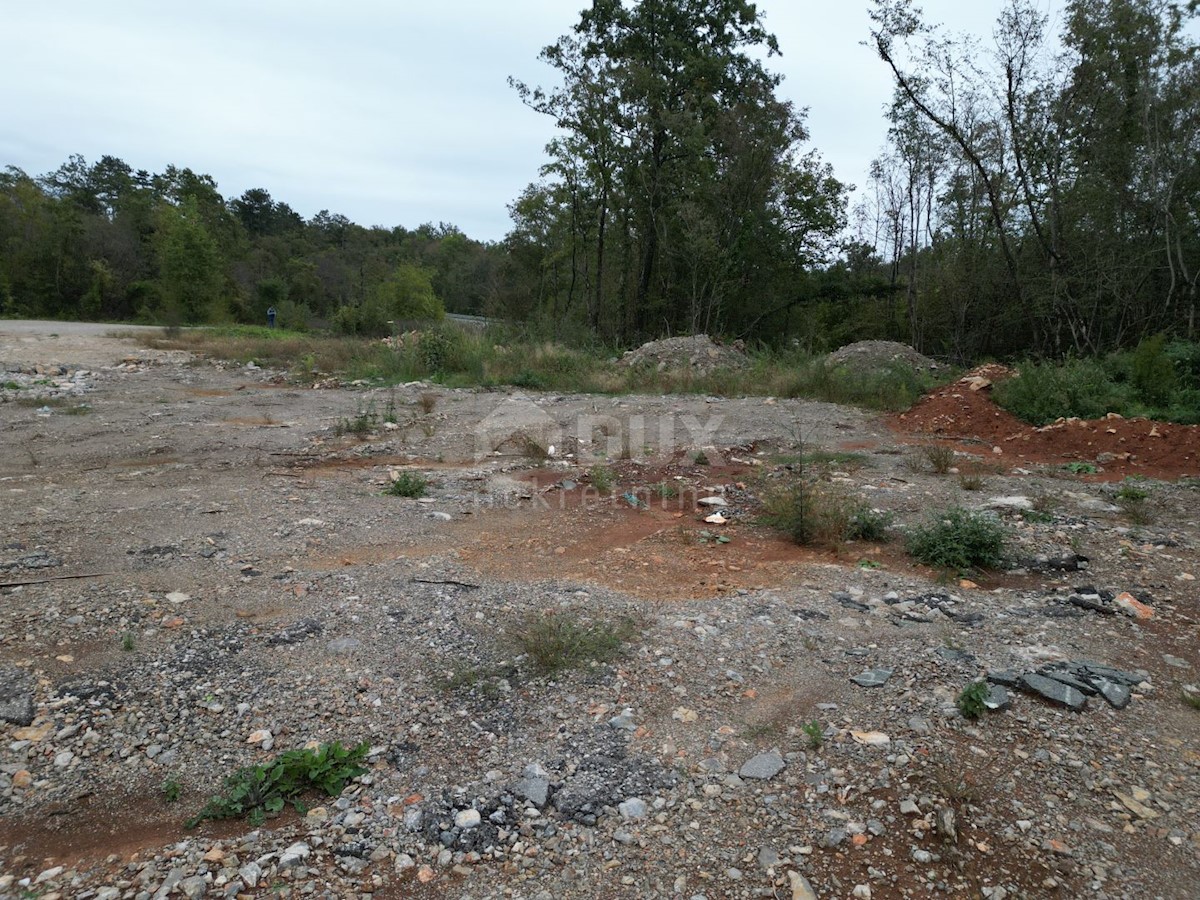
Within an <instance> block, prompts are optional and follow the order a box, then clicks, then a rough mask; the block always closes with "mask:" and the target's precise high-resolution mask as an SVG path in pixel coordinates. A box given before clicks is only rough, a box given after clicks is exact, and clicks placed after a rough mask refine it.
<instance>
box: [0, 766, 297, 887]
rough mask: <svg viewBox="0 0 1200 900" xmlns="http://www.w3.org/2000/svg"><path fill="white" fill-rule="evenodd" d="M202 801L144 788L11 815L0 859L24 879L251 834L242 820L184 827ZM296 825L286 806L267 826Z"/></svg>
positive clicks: (0, 840) (2, 825) (0, 832)
mask: <svg viewBox="0 0 1200 900" xmlns="http://www.w3.org/2000/svg"><path fill="white" fill-rule="evenodd" d="M150 798H153V799H150ZM203 802H204V801H203V799H202V798H200V797H198V796H186V795H185V796H184V797H183V798H181V799H180V800H179V801H178V803H176V804H173V805H167V804H166V802H165V800H164V799H162V792H161V790H160V789H159V787H157V786H154V785H146V786H145V787H144V789H143V790H142V791H140V792H134V793H130V794H126V795H105V796H101V795H99V794H90V795H87V796H84V797H80V798H78V799H77V800H74V801H72V802H70V803H61V804H52V805H49V806H46V807H43V808H42V809H39V810H38V811H37V812H31V813H28V814H24V815H21V814H18V815H14V814H13V813H12V811H11V810H10V812H9V814H8V815H6V816H5V817H4V819H3V820H2V821H0V856H3V858H4V861H5V868H6V870H7V872H8V874H11V875H16V876H17V877H18V878H22V877H26V876H29V875H37V874H38V873H39V872H41V871H43V870H45V869H47V868H51V867H53V866H66V867H68V868H91V867H95V866H99V865H102V864H104V863H105V861H106V860H107V859H108V857H110V856H114V855H115V856H117V857H120V859H121V862H122V864H123V863H125V862H129V861H130V860H133V859H135V858H137V856H138V855H140V854H142V853H146V854H149V855H152V854H155V853H158V852H160V851H161V849H162V848H163V847H167V846H170V845H171V844H175V843H178V842H179V841H182V840H184V839H187V838H191V839H195V840H198V841H200V842H202V843H204V842H207V843H212V842H214V841H217V840H225V839H228V838H232V837H235V836H238V835H242V834H245V833H247V832H249V831H252V830H253V828H252V826H250V825H249V824H247V823H246V822H245V821H242V820H240V819H225V820H221V821H217V822H213V821H205V822H202V823H201V824H200V825H199V826H197V827H196V828H193V829H187V828H185V827H184V821H185V820H186V819H187V816H188V815H190V814H191V813H192V812H194V811H195V810H196V809H198V808H199V807H200V806H201V805H203ZM299 822H300V816H299V814H298V813H296V812H295V811H294V810H292V809H291V808H290V807H289V808H288V809H287V810H285V811H284V812H283V813H282V814H281V815H280V816H278V817H277V818H274V819H270V820H269V827H271V828H280V827H285V826H293V825H296V824H297V823H299Z"/></svg>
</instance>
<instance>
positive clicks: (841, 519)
mask: <svg viewBox="0 0 1200 900" xmlns="http://www.w3.org/2000/svg"><path fill="white" fill-rule="evenodd" d="M763 510H764V516H763V522H764V523H765V524H767V525H770V526H772V527H773V528H778V529H779V530H780V531H782V532H784V533H785V534H786V535H787V536H788V537H790V538H791V539H792V540H793V541H795V542H796V543H797V544H800V545H802V546H808V545H811V544H818V545H822V546H829V547H837V546H840V545H841V544H843V543H845V542H846V541H854V540H864V541H882V540H884V539H885V538H886V537H887V527H888V525H889V523H890V520H889V517H888V516H887V515H885V514H883V513H877V512H875V511H874V510H873V509H871V508H870V507H869V506H867V505H866V504H865V503H863V502H862V501H860V500H857V499H855V498H853V497H850V496H848V495H847V494H845V493H844V492H842V491H840V490H838V489H836V488H834V487H832V486H830V485H825V484H815V483H810V482H807V481H805V480H804V479H800V480H797V481H795V482H793V483H792V484H790V485H787V486H786V487H782V488H779V489H777V490H775V491H773V492H771V493H769V494H768V495H767V496H766V497H765V498H764V499H763Z"/></svg>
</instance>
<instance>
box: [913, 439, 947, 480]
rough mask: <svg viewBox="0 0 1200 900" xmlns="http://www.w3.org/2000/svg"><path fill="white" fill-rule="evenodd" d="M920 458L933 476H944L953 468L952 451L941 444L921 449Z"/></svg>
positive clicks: (927, 445) (929, 445) (928, 445)
mask: <svg viewBox="0 0 1200 900" xmlns="http://www.w3.org/2000/svg"><path fill="white" fill-rule="evenodd" d="M921 457H922V459H924V460H925V462H926V463H927V464H928V465H929V468H930V469H931V470H932V471H933V473H934V474H935V475H945V474H946V473H947V472H949V471H950V470H951V469H953V468H954V451H953V450H951V449H950V448H949V447H944V446H942V445H941V444H926V445H925V446H924V447H922V448H921Z"/></svg>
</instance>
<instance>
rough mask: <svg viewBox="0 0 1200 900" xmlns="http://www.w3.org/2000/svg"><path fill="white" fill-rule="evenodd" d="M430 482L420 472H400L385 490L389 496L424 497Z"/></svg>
mask: <svg viewBox="0 0 1200 900" xmlns="http://www.w3.org/2000/svg"><path fill="white" fill-rule="evenodd" d="M428 487H429V482H428V481H426V480H425V476H424V475H421V474H420V473H419V472H400V473H398V474H397V475H396V477H395V478H393V479H392V483H391V484H389V485H388V486H387V490H385V491H384V493H385V494H387V495H388V496H389V497H411V498H413V499H416V498H417V497H424V496H425V490H426V488H428Z"/></svg>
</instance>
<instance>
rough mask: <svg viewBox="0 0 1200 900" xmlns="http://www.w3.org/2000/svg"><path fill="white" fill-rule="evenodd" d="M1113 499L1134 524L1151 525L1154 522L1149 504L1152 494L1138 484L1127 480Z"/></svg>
mask: <svg viewBox="0 0 1200 900" xmlns="http://www.w3.org/2000/svg"><path fill="white" fill-rule="evenodd" d="M1113 499H1114V500H1115V501H1116V504H1117V506H1119V507H1121V511H1122V512H1124V513H1125V516H1126V518H1128V519H1129V521H1130V522H1132V523H1133V524H1135V525H1149V524H1150V523H1151V522H1153V521H1154V512H1153V510H1152V509H1150V506H1149V504H1148V503H1147V501H1148V500H1149V499H1150V492H1149V491H1147V490H1146V489H1145V488H1143V487H1140V486H1139V485H1138V484H1137V483H1136V482H1134V481H1129V480H1126V481H1125V482H1124V483H1123V484H1122V485H1121V486H1120V487H1119V488H1117V493H1116V495H1115V497H1114V498H1113Z"/></svg>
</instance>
